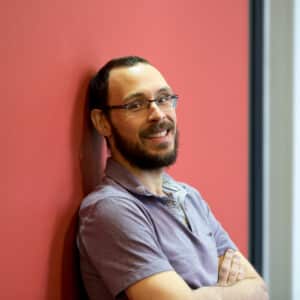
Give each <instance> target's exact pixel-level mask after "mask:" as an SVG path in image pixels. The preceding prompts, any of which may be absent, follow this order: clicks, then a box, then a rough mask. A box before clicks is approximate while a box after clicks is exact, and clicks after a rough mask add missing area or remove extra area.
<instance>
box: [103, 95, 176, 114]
mask: <svg viewBox="0 0 300 300" xmlns="http://www.w3.org/2000/svg"><path fill="white" fill-rule="evenodd" d="M165 97H168V98H169V99H170V100H172V101H173V103H172V107H173V108H176V106H177V101H178V98H179V96H178V95H176V94H172V95H166V96H165ZM160 99H161V98H159V97H157V98H154V99H143V100H144V101H145V102H146V101H147V102H148V105H147V106H146V107H145V109H149V108H150V105H151V103H153V102H154V103H155V104H156V105H157V106H158V107H160V106H161V105H159V103H158V101H159V100H160ZM135 101H137V100H132V101H130V102H128V103H125V104H120V105H105V106H100V107H99V108H100V109H102V110H111V109H125V110H127V111H130V109H129V108H128V106H129V105H130V104H132V103H133V102H135ZM141 110H143V109H141ZM138 111H140V110H137V111H136V112H138ZM132 112H134V111H132Z"/></svg>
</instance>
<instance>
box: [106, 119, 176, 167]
mask: <svg viewBox="0 0 300 300" xmlns="http://www.w3.org/2000/svg"><path fill="white" fill-rule="evenodd" d="M110 123H111V122H110ZM110 125H111V129H112V134H113V137H114V141H115V146H116V148H117V149H118V150H119V152H120V153H121V154H122V155H123V157H124V158H125V159H126V160H127V161H128V162H129V163H130V164H131V165H132V166H135V167H138V168H139V169H141V170H155V169H159V168H162V167H167V166H170V165H172V164H173V163H175V161H176V158H177V149H178V135H179V134H178V130H176V133H175V141H174V148H173V150H172V151H170V152H168V153H165V154H156V155H155V154H150V153H148V152H147V150H145V149H143V148H142V147H141V146H139V145H138V144H137V143H136V144H132V143H129V142H128V141H127V140H126V139H124V138H123V137H122V136H121V135H120V133H119V131H118V130H117V129H116V128H115V127H114V126H113V125H112V124H110ZM157 127H158V126H157V125H156V126H155V128H157ZM160 147H161V148H162V149H163V148H164V147H165V145H164V144H162V145H161V146H160Z"/></svg>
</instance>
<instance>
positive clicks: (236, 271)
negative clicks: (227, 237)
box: [227, 255, 241, 285]
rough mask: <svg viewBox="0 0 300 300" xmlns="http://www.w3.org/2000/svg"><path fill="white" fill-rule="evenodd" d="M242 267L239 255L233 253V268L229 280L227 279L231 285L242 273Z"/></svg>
mask: <svg viewBox="0 0 300 300" xmlns="http://www.w3.org/2000/svg"><path fill="white" fill-rule="evenodd" d="M240 269H241V259H240V257H239V256H237V255H233V257H232V263H231V268H230V271H229V275H228V281H227V283H228V284H229V285H231V284H233V283H235V282H236V281H237V279H238V276H239V275H240V274H241V273H240Z"/></svg>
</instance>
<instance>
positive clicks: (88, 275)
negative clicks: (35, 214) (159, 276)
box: [77, 159, 236, 300]
mask: <svg viewBox="0 0 300 300" xmlns="http://www.w3.org/2000/svg"><path fill="white" fill-rule="evenodd" d="M105 173H106V176H105V177H104V179H103V181H102V183H101V185H100V186H99V187H98V188H97V189H96V190H95V191H94V192H92V193H91V194H89V195H88V196H87V197H86V198H85V199H84V200H83V202H82V205H81V207H80V212H79V217H80V225H79V232H78V240H77V241H78V247H79V251H80V266H81V273H82V278H83V281H84V284H85V287H86V290H87V292H88V295H89V298H90V299H91V300H113V299H115V298H118V299H126V296H125V293H124V291H125V290H126V288H127V287H129V286H130V285H132V284H133V283H135V282H137V281H139V280H141V279H144V278H146V277H148V276H151V275H153V274H156V273H160V272H164V271H170V270H173V271H176V272H177V273H178V274H179V275H180V276H181V277H182V278H183V279H184V280H185V281H186V283H187V284H188V285H189V286H190V287H191V288H192V289H196V288H200V287H202V286H211V285H215V284H216V282H217V279H218V256H220V255H223V254H224V252H225V251H226V249H228V248H232V249H236V246H235V245H234V243H233V242H232V241H231V239H230V238H229V236H228V234H227V233H226V232H225V231H224V229H223V228H222V226H221V225H220V223H219V222H218V221H217V220H216V219H215V217H214V215H213V214H212V212H211V211H210V209H209V207H208V205H207V204H206V202H205V201H204V200H203V199H202V197H201V195H200V194H199V193H198V192H197V191H196V190H195V189H194V188H192V187H190V186H188V185H186V184H183V183H178V182H176V181H174V180H173V179H172V178H171V177H170V176H168V175H167V174H164V177H163V178H164V180H163V189H164V191H165V192H166V193H167V194H168V195H170V196H172V199H175V200H176V201H179V202H180V203H181V204H182V207H183V208H184V214H185V217H186V219H187V224H189V226H187V225H186V224H185V223H184V222H182V221H181V220H180V218H179V217H178V216H177V215H176V214H174V212H172V210H170V207H169V206H168V205H167V203H168V201H169V199H168V197H158V196H155V195H153V194H152V193H150V192H149V191H147V189H146V188H145V187H144V186H143V185H142V184H141V183H140V182H139V181H138V180H137V179H136V178H135V177H134V176H133V175H132V174H131V173H129V172H128V171H127V170H126V169H125V168H124V167H122V166H121V165H120V164H118V163H117V162H115V161H114V160H112V159H108V162H107V167H106V172H105Z"/></svg>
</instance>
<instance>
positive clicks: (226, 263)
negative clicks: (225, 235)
mask: <svg viewBox="0 0 300 300" xmlns="http://www.w3.org/2000/svg"><path fill="white" fill-rule="evenodd" d="M233 253H234V252H233V251H232V250H231V249H228V250H227V251H226V253H225V255H224V258H223V261H222V263H221V266H220V270H219V281H218V283H219V284H220V285H226V284H227V281H228V278H229V272H230V269H231V261H232V257H233Z"/></svg>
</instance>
